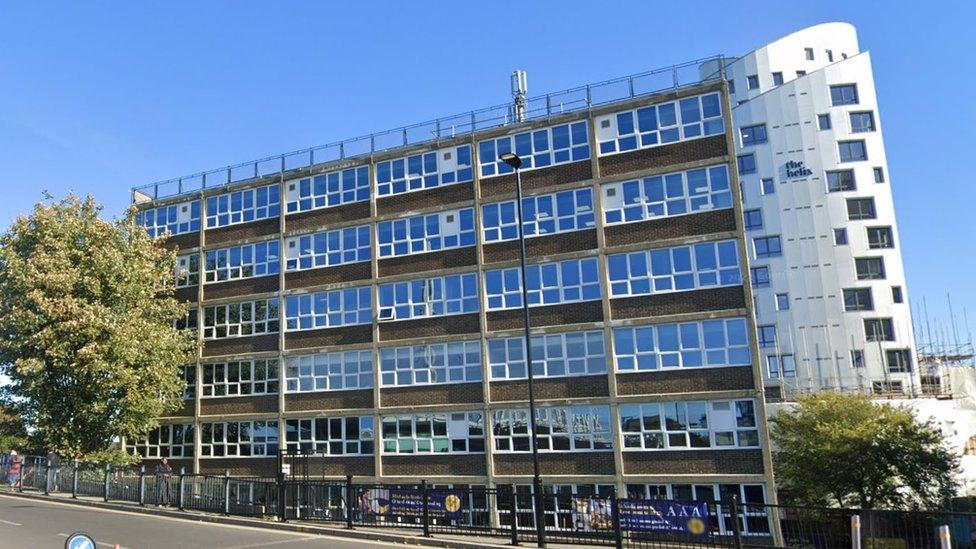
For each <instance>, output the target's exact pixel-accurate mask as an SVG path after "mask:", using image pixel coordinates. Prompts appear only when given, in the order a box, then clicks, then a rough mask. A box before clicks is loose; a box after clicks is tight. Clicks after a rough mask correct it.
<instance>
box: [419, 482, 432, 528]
mask: <svg viewBox="0 0 976 549" xmlns="http://www.w3.org/2000/svg"><path fill="white" fill-rule="evenodd" d="M420 497H421V498H422V499H421V501H420V517H421V520H423V523H424V537H425V538H429V537H430V520H429V519H430V508H429V507H428V505H427V481H426V480H421V481H420Z"/></svg>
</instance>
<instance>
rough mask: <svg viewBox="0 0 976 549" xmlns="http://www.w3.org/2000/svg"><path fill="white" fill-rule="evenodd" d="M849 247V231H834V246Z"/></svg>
mask: <svg viewBox="0 0 976 549" xmlns="http://www.w3.org/2000/svg"><path fill="white" fill-rule="evenodd" d="M846 245H847V229H845V228H842V229H834V246H846Z"/></svg>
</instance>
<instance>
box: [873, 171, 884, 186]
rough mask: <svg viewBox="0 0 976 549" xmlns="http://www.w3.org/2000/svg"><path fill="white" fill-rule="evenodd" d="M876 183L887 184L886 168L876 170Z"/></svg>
mask: <svg viewBox="0 0 976 549" xmlns="http://www.w3.org/2000/svg"><path fill="white" fill-rule="evenodd" d="M874 182H875V183H884V182H885V176H884V168H881V167H876V168H874Z"/></svg>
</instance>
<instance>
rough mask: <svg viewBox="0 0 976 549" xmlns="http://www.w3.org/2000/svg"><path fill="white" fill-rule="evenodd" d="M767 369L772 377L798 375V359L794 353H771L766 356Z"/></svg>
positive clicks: (779, 377) (792, 376)
mask: <svg viewBox="0 0 976 549" xmlns="http://www.w3.org/2000/svg"><path fill="white" fill-rule="evenodd" d="M766 369H767V370H768V371H769V377H770V378H772V379H784V378H786V379H789V378H795V377H796V360H795V359H794V357H793V355H770V356H767V357H766Z"/></svg>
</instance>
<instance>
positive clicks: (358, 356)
mask: <svg viewBox="0 0 976 549" xmlns="http://www.w3.org/2000/svg"><path fill="white" fill-rule="evenodd" d="M372 386H373V353H372V352H371V351H370V350H369V349H364V350H360V351H342V352H335V353H316V354H310V355H290V356H288V357H286V358H285V392H286V393H308V392H313V391H346V390H351V389H369V388H371V387H372Z"/></svg>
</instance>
